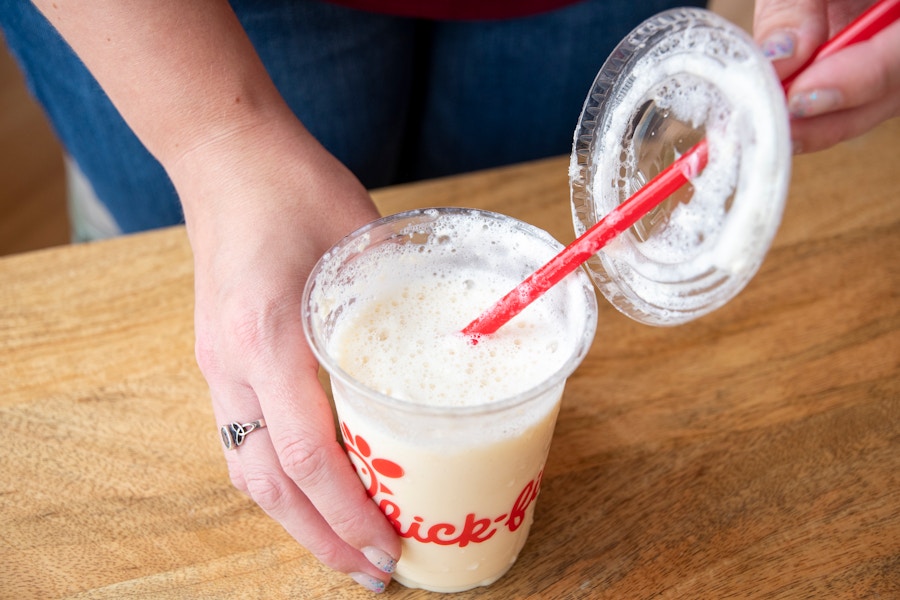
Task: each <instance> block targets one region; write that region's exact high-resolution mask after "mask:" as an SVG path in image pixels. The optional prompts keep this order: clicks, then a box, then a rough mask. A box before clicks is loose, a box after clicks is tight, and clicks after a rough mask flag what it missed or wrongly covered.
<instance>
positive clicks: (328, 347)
mask: <svg viewBox="0 0 900 600" xmlns="http://www.w3.org/2000/svg"><path fill="white" fill-rule="evenodd" d="M561 248H562V246H561V244H559V242H557V241H556V240H554V239H553V238H552V237H551V236H550V235H549V234H547V233H546V232H544V231H542V230H540V229H537V228H535V227H533V226H531V225H528V224H526V223H522V222H520V221H517V220H515V219H512V218H510V217H506V216H503V215H499V214H495V213H488V212H483V211H475V210H465V209H450V208H447V209H426V210H417V211H411V212H406V213H401V214H398V215H393V216H390V217H386V218H383V219H380V220H378V221H375V222H373V223H371V224H369V225H367V226H365V227H363V228H362V229H360V230H358V231H357V232H355V233H353V234H351V235H350V236H348V237H347V238H345V239H344V240H343V241H341V242H340V243H338V244H337V245H336V246H335V247H334V248H332V249H331V250H330V251H329V252H328V253H326V254H325V256H323V258H322V259H321V260H320V261H319V263H318V264H317V266H316V267H315V269H314V270H313V272H312V274H311V275H310V278H309V281H308V283H307V286H306V290H305V292H304V301H303V302H304V303H303V306H304V329H305V331H306V335H307V337H308V340H309V342H310V346H311V347H312V349H313V351H314V352H315V354H316V355H317V357H318V359H319V361H320V363H321V365H322V366H323V367H324V368H325V369H326V370H327V371H328V373H329V375H330V377H331V385H332V392H333V397H334V403H335V409H336V412H337V416H338V419H339V422H340V430H341V434H342V436H343V440H344V443H345V447H346V449H347V453H348V455H349V457H350V460H351V462H352V463H353V465H354V466H355V468H356V470H357V472H358V474H359V476H360V478H361V480H362V482H363V484H364V485H365V486H366V488H367V489H368V492H369V495H370V496H371V497H372V498H373V499H374V501H375V502H376V503H377V504H378V506H379V507H380V508H381V510H382V511H383V512H384V514H385V515H386V517H387V518H388V519H389V521H390V522H391V524H392V525H393V526H394V528H395V529H396V531H397V532H398V533H399V535H400V536H401V542H402V552H403V554H402V556H401V557H400V560H399V562H398V565H397V570H396V572H395V574H394V578H395V579H396V580H397V581H398V582H400V583H401V584H403V585H406V586H408V587H416V588H424V589H428V590H432V591H438V592H458V591H463V590H467V589H470V588H474V587H477V586H483V585H489V584H491V583H493V582H495V581H496V580H497V579H499V578H500V577H501V576H502V575H503V574H504V573H506V571H507V570H508V569H509V568H510V567H511V566H512V565H513V563H514V562H515V560H516V557H517V556H518V554H519V552H520V550H521V549H522V547H523V545H524V544H525V540H526V538H527V536H528V532H529V529H530V527H531V523H532V519H533V514H534V507H535V500H536V498H537V496H538V492H539V490H540V484H541V476H542V472H543V468H544V462H545V460H546V457H547V452H548V450H549V447H550V440H551V437H552V434H553V429H554V426H555V423H556V416H557V413H558V411H559V405H560V399H561V396H562V393H563V387H564V385H565V382H566V379H567V377H568V376H569V375H570V374H571V373H572V372H573V371H574V370H575V368H576V367H577V366H578V364H579V363H580V362H581V360H582V358H583V357H584V356H585V354H586V353H587V350H588V348H589V347H590V345H591V342H592V339H593V336H594V332H595V328H596V318H597V304H596V298H595V295H594V291H593V288H592V285H591V283H590V281H589V279H588V278H587V276H586V275H585V274H584V273H582V272H580V271H579V272H576V273H573V274H572V275H570V276H569V277H568V278H567V279H566V280H564V281H563V282H562V283H560V284H559V285H557V286H555V287H554V289H553V290H551V291H550V292H548V293H547V294H545V295H544V296H543V297H542V298H541V299H540V300H539V301H537V302H535V303H534V304H533V305H531V306H529V307H528V309H526V310H525V311H523V312H522V313H521V314H520V315H519V316H517V317H516V318H515V319H514V320H513V321H511V322H510V324H509V326H508V327H506V328H504V332H500V333H498V334H496V335H495V336H492V339H491V340H484V341H483V342H480V343H478V344H472V343H471V340H469V339H467V338H465V336H462V334H460V333H459V330H460V329H461V328H462V326H463V325H464V324H465V323H466V322H467V320H468V319H470V318H471V315H472V314H477V312H478V310H477V309H476V310H473V309H472V307H470V306H469V304H468V303H470V302H477V300H475V299H473V294H474V295H476V296H478V297H479V298H481V299H482V300H483V302H484V306H487V305H488V304H489V303H490V302H492V301H493V300H494V299H496V294H497V291H498V290H501V291H505V290H506V289H508V288H509V287H511V286H512V285H515V283H517V282H518V281H521V279H522V278H523V277H524V276H525V275H527V274H528V273H529V272H531V271H533V270H534V269H535V268H536V267H538V266H539V265H540V264H543V263H544V262H546V261H547V260H548V259H549V258H551V257H552V256H554V255H555V254H556V253H557V252H559V250H560V249H561ZM404 294H405V295H406V296H407V297H408V296H409V294H414V295H416V297H415V299H414V301H413V302H412V303H411V304H409V305H405V304H403V302H404V299H403V296H404ZM429 294H434V295H433V296H429ZM407 299H408V298H407ZM435 299H436V300H435ZM395 303H396V306H394V304H395ZM397 306H399V307H400V308H398V309H397V310H396V311H395V312H394V313H391V311H390V308H391V307H393V308H397ZM484 306H482V308H484ZM404 307H406V308H404ZM420 309H422V310H424V312H422V311H421V310H420ZM413 317H416V318H413ZM419 317H421V318H423V319H424V320H425V322H427V324H428V327H431V326H432V325H434V324H435V322H439V321H440V322H444V321H445V322H444V324H443V325H439V326H437V331H439V332H440V331H442V329H441V327H443V330H446V336H444V335H443V334H440V333H439V334H438V335H437V336H435V335H434V333H433V331H431V330H429V329H428V327H426V328H424V331H423V327H422V325H421V323H422V321H418V320H417V319H418V318H419ZM431 338H439V339H431ZM495 342H496V344H498V345H496V346H495V345H493V344H494V343H495ZM517 342H518V343H517ZM510 346H512V347H517V348H519V350H518V351H517V352H520V353H518V354H517V353H515V352H514V353H513V354H509V353H506V351H507V350H508V348H509V347H510ZM469 352H471V353H473V354H471V355H467V353H469ZM491 352H494V353H496V354H497V355H498V356H491ZM413 355H415V356H413ZM461 357H462V358H461ZM492 361H494V364H493V365H492ZM373 365H374V366H373ZM366 369H369V370H370V372H367V371H366Z"/></svg>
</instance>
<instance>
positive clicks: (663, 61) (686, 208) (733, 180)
mask: <svg viewBox="0 0 900 600" xmlns="http://www.w3.org/2000/svg"><path fill="white" fill-rule="evenodd" d="M704 138H705V139H706V140H707V143H708V145H709V162H708V164H707V166H706V168H705V169H704V170H703V171H702V172H701V173H700V174H699V175H698V176H697V177H695V178H694V179H693V180H692V182H691V184H690V185H686V186H684V187H682V188H681V189H680V190H679V191H678V192H676V193H675V194H672V196H670V197H669V198H668V199H666V200H665V201H664V202H663V203H662V204H660V205H659V206H658V207H657V208H655V209H654V210H653V211H651V212H650V213H649V214H648V215H646V216H645V217H644V218H643V219H641V220H640V221H639V222H638V223H636V224H635V225H634V226H633V227H631V228H630V229H628V230H627V231H625V232H623V233H622V234H621V235H619V236H618V238H616V239H615V240H613V241H612V242H611V243H609V244H608V245H607V246H606V247H605V248H604V249H602V250H601V251H600V252H598V253H597V254H595V255H594V256H593V257H592V258H591V259H590V260H588V262H587V263H586V265H585V267H586V268H587V270H588V272H589V274H590V275H591V278H592V279H593V280H594V283H595V284H596V285H597V287H598V289H599V290H600V292H601V293H602V294H603V295H604V296H605V297H606V298H607V300H609V301H610V302H611V303H612V304H613V305H614V306H615V307H616V308H618V309H619V310H620V311H621V312H623V313H625V314H626V315H628V316H630V317H632V318H634V319H636V320H638V321H641V322H643V323H648V324H652V325H677V324H680V323H684V322H686V321H690V320H692V319H695V318H697V317H700V316H702V315H705V314H707V313H709V312H711V311H713V310H715V309H716V308H719V307H721V306H722V305H723V304H725V303H726V302H728V301H729V300H730V299H731V298H733V297H734V296H735V295H736V294H737V293H738V292H740V291H741V289H743V288H744V286H745V285H746V284H747V283H748V282H749V281H750V279H751V278H752V277H753V275H754V274H755V273H756V271H757V270H758V269H759V266H760V265H761V264H762V261H763V258H764V257H765V254H766V252H767V250H768V248H769V246H770V245H771V242H772V239H773V237H774V236H775V233H776V231H777V229H778V225H779V224H780V222H781V215H782V211H783V207H784V201H785V197H786V194H787V188H788V182H789V179H790V159H791V148H790V141H789V123H788V115H787V109H786V106H785V102H784V93H783V91H782V88H781V84H780V83H779V81H778V78H777V76H776V75H775V72H774V70H773V69H772V66H771V64H770V63H769V61H768V60H767V59H766V58H765V57H764V56H763V54H762V53H761V51H760V50H759V49H758V47H757V46H756V44H755V43H754V42H753V40H752V39H751V38H750V37H749V36H748V35H747V34H746V33H745V32H744V31H743V30H741V29H740V28H738V27H737V26H735V25H733V24H731V23H730V22H729V21H727V20H725V19H723V18H721V17H719V16H717V15H715V14H714V13H712V12H709V11H706V10H702V9H694V8H681V9H674V10H670V11H666V12H663V13H660V14H658V15H656V16H654V17H652V18H650V19H648V20H647V21H645V22H644V23H643V24H641V25H640V26H638V27H637V28H636V29H635V30H634V31H632V32H631V34H629V35H628V36H627V37H626V38H625V39H624V40H622V42H620V44H619V45H618V47H617V48H616V49H615V50H614V51H613V53H612V54H611V55H610V57H609V58H608V59H607V61H606V63H605V64H604V65H603V67H602V68H601V69H600V72H599V73H598V74H597V77H596V79H595V80H594V84H593V86H592V88H591V90H590V92H589V94H588V96H587V99H586V100H585V103H584V108H583V109H582V113H581V117H580V118H579V121H578V126H577V128H576V130H575V139H574V146H573V149H572V156H571V163H570V166H569V178H570V186H571V201H572V211H573V221H574V225H575V232H576V234H577V235H579V236H580V235H581V234H583V233H584V232H585V231H586V230H587V229H589V228H590V227H591V226H593V225H594V224H595V223H596V222H597V221H599V220H600V219H601V218H602V217H603V216H604V215H606V214H607V213H608V212H610V211H611V210H612V209H613V208H614V207H615V206H617V205H618V204H620V203H621V202H623V201H624V200H626V199H627V198H628V197H630V196H631V195H632V194H633V193H634V192H636V191H637V190H638V189H640V188H641V187H642V186H643V185H644V184H645V183H646V182H647V181H649V180H650V179H652V178H653V177H655V176H656V175H657V174H658V173H659V172H660V171H662V170H663V169H664V168H665V167H667V166H668V165H669V164H671V163H672V162H673V161H674V160H675V159H676V158H677V157H678V156H680V155H682V154H684V153H685V152H687V151H688V150H689V149H690V148H692V147H693V146H694V145H695V144H696V143H698V142H699V141H700V140H702V139H704Z"/></svg>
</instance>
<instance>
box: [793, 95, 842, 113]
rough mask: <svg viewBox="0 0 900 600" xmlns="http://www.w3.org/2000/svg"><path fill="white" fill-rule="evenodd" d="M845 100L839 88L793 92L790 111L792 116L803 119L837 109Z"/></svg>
mask: <svg viewBox="0 0 900 600" xmlns="http://www.w3.org/2000/svg"><path fill="white" fill-rule="evenodd" d="M843 102H844V97H843V95H842V94H841V93H840V92H839V91H838V90H814V91H812V92H801V93H799V94H793V95H792V96H791V97H790V99H789V100H788V112H790V113H791V116H792V117H795V118H798V119H802V118H804V117H815V116H816V115H821V114H824V113H827V112H831V111H833V110H837V109H838V108H840V107H841V105H842V104H843Z"/></svg>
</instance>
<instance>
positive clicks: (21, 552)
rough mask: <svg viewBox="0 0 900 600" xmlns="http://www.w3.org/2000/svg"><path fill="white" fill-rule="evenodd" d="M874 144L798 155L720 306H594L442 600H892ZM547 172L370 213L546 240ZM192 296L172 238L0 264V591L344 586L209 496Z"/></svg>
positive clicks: (896, 336)
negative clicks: (478, 563)
mask: <svg viewBox="0 0 900 600" xmlns="http://www.w3.org/2000/svg"><path fill="white" fill-rule="evenodd" d="M898 140H900V120H896V119H895V120H894V121H892V122H889V123H887V124H885V125H883V126H882V127H880V128H879V129H877V130H876V131H875V132H873V133H871V134H869V135H868V136H867V137H865V138H863V139H860V140H856V141H853V142H850V143H846V144H843V145H841V146H840V147H838V148H835V149H833V150H831V151H828V152H825V153H820V154H816V155H813V156H805V157H799V158H797V159H796V160H795V165H794V175H793V180H792V187H791V191H790V199H789V203H788V207H787V211H786V214H785V217H784V223H783V225H782V227H781V230H780V232H779V234H778V237H777V239H776V241H775V244H774V246H773V248H772V250H771V252H770V254H769V256H768V258H767V259H766V262H765V264H764V265H763V267H762V269H761V271H760V273H759V274H758V275H757V277H756V278H755V279H754V280H753V281H752V282H751V284H750V285H749V286H748V287H747V289H746V290H745V291H744V292H743V293H742V294H741V295H740V296H738V297H737V298H736V299H735V300H734V301H732V302H731V303H730V304H728V305H727V306H726V307H725V308H723V309H721V310H719V311H717V312H715V313H713V314H712V315H710V316H708V317H705V318H703V319H700V320H699V321H697V322H694V323H691V324H688V325H685V326H682V327H678V328H666V329H659V328H651V327H647V326H643V325H639V324H637V323H634V322H632V321H631V320H629V319H627V318H626V317H624V316H622V315H620V314H619V313H618V312H616V311H615V310H614V309H613V308H612V307H610V306H609V305H608V304H606V303H605V301H604V302H601V309H600V316H599V329H598V333H597V337H596V342H595V343H594V346H593V348H592V350H591V352H590V354H589V355H588V357H587V359H586V360H585V362H584V363H583V364H582V366H581V367H580V369H579V370H578V371H577V372H576V373H575V375H574V376H573V377H572V378H571V379H570V382H569V386H568V388H567V390H566V395H565V397H564V400H563V408H562V412H561V414H560V417H559V423H558V427H557V431H556V437H555V439H554V442H553V447H552V450H551V453H550V457H549V461H548V464H547V467H546V471H545V476H544V483H543V493H542V494H541V497H540V499H539V501H538V504H537V513H536V523H535V526H534V528H533V530H532V534H531V537H530V539H529V541H528V544H527V545H526V547H525V549H524V550H523V552H522V554H521V556H520V558H519V561H518V563H517V564H516V565H515V567H514V568H513V570H512V571H511V572H510V573H509V575H508V576H507V577H505V578H504V579H502V580H501V581H500V582H499V583H497V584H495V585H494V586H492V587H490V588H484V589H480V590H476V591H472V592H469V593H466V594H462V595H461V596H462V597H464V598H502V599H509V598H542V599H543V598H567V599H568V598H650V597H654V598H655V597H663V598H691V599H695V598H703V599H707V598H726V597H750V598H863V597H865V598H885V599H886V598H898V597H900V300H898V292H900V201H898V194H900V170H898V169H900V163H898V158H900V141H898ZM566 177H567V160H566V159H565V158H560V159H552V160H547V161H540V162H537V163H532V164H526V165H520V166H515V167H512V168H506V169H498V170H494V171H489V172H485V173H480V174H474V175H469V176H463V177H457V178H450V179H446V180H440V181H434V182H426V183H421V184H416V185H409V186H402V187H396V188H392V189H387V190H383V191H380V192H378V193H377V194H376V197H377V200H378V202H379V204H380V207H381V208H382V210H383V212H385V213H389V212H396V211H399V210H402V209H406V208H410V207H416V206H425V205H468V206H478V207H483V208H487V209H493V210H497V211H500V212H505V213H508V214H511V215H513V216H516V217H519V218H521V219H524V220H526V221H530V222H533V223H535V224H537V225H540V226H541V227H543V228H545V229H547V230H549V231H550V232H551V233H552V234H554V235H555V236H556V237H557V238H559V239H560V240H562V241H569V240H571V238H572V229H571V223H570V217H569V207H568V187H567V179H566ZM191 280H192V271H191V260H190V251H189V248H188V244H187V240H186V238H185V233H184V230H183V229H182V228H174V229H168V230H163V231H159V232H154V233H148V234H141V235H135V236H131V237H125V238H121V239H116V240H112V241H108V242H102V243H96V244H88V245H80V246H72V247H66V248H59V249H53V250H48V251H41V252H36V253H31V254H25V255H20V256H13V257H9V258H5V259H3V260H2V261H0V431H2V437H0V439H2V442H0V596H2V597H3V598H15V599H17V600H19V599H22V598H59V597H66V598H116V599H119V598H129V597H135V596H139V597H141V598H198V597H211V598H267V599H269V598H272V599H275V598H293V599H298V598H368V597H370V594H369V593H368V592H365V591H364V590H362V588H359V587H358V586H356V585H355V584H354V583H352V582H351V580H350V579H349V578H347V577H346V576H344V575H341V574H338V573H334V572H330V571H328V570H327V569H325V568H324V567H322V566H320V565H319V564H318V563H317V562H316V561H315V560H313V559H312V558H311V556H310V555H309V554H308V553H307V552H306V551H305V550H303V549H302V548H300V547H299V546H298V545H297V544H296V543H294V542H293V541H292V540H291V539H290V538H289V537H288V536H287V535H286V534H285V533H284V531H283V530H282V529H281V527H280V526H279V525H277V524H276V523H275V522H274V521H271V520H270V519H269V518H268V517H266V516H265V515H264V514H263V513H262V512H261V511H260V510H259V509H258V508H257V507H256V505H254V504H253V503H252V502H251V501H250V500H248V499H247V498H245V497H244V496H243V495H241V494H240V493H239V492H237V491H236V490H234V489H233V488H232V487H231V486H230V484H229V481H228V477H227V475H226V470H225V464H224V461H223V460H222V455H221V450H220V446H219V444H220V442H219V437H218V433H217V431H216V423H215V422H214V421H213V419H212V415H211V410H210V408H209V406H208V403H209V400H208V392H207V389H206V385H205V383H204V381H203V379H202V377H201V376H200V373H199V372H198V370H197V367H196V366H195V363H194V358H193V331H192V315H191V313H192V281H191ZM386 595H387V597H389V598H398V599H399V598H426V597H432V594H429V593H426V592H422V591H415V590H407V589H405V588H403V587H402V586H399V585H397V584H394V585H392V586H391V587H390V588H389V590H388V592H387V594H386ZM433 597H435V598H437V597H439V596H438V595H433Z"/></svg>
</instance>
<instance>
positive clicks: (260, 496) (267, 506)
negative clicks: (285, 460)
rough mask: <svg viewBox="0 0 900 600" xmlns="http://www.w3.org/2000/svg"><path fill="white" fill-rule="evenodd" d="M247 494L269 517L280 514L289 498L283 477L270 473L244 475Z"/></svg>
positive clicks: (257, 472) (260, 472)
mask: <svg viewBox="0 0 900 600" xmlns="http://www.w3.org/2000/svg"><path fill="white" fill-rule="evenodd" d="M244 481H245V483H246V486H247V493H248V494H250V497H251V498H253V501H254V502H256V503H257V504H258V505H259V506H260V508H262V509H263V510H264V511H266V512H267V513H269V514H270V515H277V514H280V513H281V512H282V509H283V507H285V506H286V505H287V504H288V502H289V498H290V491H289V490H288V488H287V483H286V482H285V481H284V478H283V477H280V476H279V475H278V474H277V473H274V472H272V471H268V470H265V471H254V472H252V473H248V474H245V475H244Z"/></svg>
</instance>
